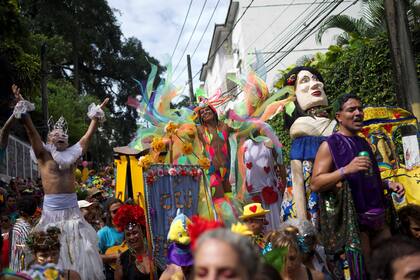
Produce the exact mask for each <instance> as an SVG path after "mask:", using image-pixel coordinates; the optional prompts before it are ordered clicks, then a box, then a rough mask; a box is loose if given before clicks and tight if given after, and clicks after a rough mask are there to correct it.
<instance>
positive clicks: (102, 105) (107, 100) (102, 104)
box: [99, 97, 109, 109]
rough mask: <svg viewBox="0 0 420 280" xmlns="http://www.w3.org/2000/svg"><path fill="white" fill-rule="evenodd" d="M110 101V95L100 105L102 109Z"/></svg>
mask: <svg viewBox="0 0 420 280" xmlns="http://www.w3.org/2000/svg"><path fill="white" fill-rule="evenodd" d="M108 102H109V97H107V98H105V100H104V101H103V102H102V103H101V105H99V107H100V108H101V109H104V108H105V107H106V105H107V104H108Z"/></svg>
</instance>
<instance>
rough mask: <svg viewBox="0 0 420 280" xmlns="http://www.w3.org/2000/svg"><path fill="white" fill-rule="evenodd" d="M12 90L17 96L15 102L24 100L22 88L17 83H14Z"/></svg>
mask: <svg viewBox="0 0 420 280" xmlns="http://www.w3.org/2000/svg"><path fill="white" fill-rule="evenodd" d="M12 92H13V95H14V96H15V102H16V104H17V103H18V102H19V101H22V100H24V99H23V97H22V95H21V94H20V88H19V87H18V86H17V85H15V84H13V85H12Z"/></svg>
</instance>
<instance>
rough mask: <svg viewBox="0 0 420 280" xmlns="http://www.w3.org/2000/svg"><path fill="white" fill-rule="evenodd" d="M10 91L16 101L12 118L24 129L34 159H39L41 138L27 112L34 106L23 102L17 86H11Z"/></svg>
mask: <svg viewBox="0 0 420 280" xmlns="http://www.w3.org/2000/svg"><path fill="white" fill-rule="evenodd" d="M12 91H13V94H14V95H15V99H16V100H18V102H17V103H16V106H15V109H14V110H13V117H14V118H16V119H19V120H20V121H21V122H22V124H23V126H24V127H25V130H26V133H27V135H28V138H29V142H31V146H32V149H33V150H34V153H35V156H36V158H40V157H41V154H42V152H44V151H45V150H44V145H43V144H42V140H41V136H40V135H39V133H38V131H37V130H36V128H35V126H34V124H33V123H32V120H31V117H30V116H29V112H30V111H33V110H35V106H34V105H33V104H32V103H30V102H29V101H27V100H24V99H23V97H22V95H21V94H20V89H19V88H18V86H17V85H12Z"/></svg>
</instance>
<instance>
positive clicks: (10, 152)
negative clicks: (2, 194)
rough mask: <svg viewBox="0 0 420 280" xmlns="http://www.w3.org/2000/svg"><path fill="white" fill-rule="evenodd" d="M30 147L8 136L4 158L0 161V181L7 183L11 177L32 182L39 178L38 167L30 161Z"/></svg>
mask: <svg viewBox="0 0 420 280" xmlns="http://www.w3.org/2000/svg"><path fill="white" fill-rule="evenodd" d="M30 150H31V146H30V145H29V144H28V143H25V142H23V141H21V140H19V139H18V138H16V137H14V136H12V135H10V136H9V140H8V145H7V149H6V156H5V157H4V158H3V159H0V179H3V180H5V181H9V179H10V178H12V177H20V178H23V179H27V178H31V179H33V180H35V179H37V178H38V177H39V175H38V165H37V164H36V163H35V162H33V161H32V160H31V156H30Z"/></svg>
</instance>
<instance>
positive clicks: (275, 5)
mask: <svg viewBox="0 0 420 280" xmlns="http://www.w3.org/2000/svg"><path fill="white" fill-rule="evenodd" d="M333 2H334V1H332V2H330V3H333ZM344 2H353V0H344V1H343V3H344ZM309 4H310V2H306V3H305V2H303V3H295V4H292V6H304V5H309ZM319 4H321V3H318V5H319ZM289 5H290V4H267V5H254V6H252V8H271V7H284V6H289Z"/></svg>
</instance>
